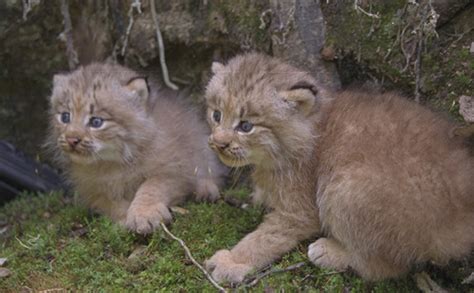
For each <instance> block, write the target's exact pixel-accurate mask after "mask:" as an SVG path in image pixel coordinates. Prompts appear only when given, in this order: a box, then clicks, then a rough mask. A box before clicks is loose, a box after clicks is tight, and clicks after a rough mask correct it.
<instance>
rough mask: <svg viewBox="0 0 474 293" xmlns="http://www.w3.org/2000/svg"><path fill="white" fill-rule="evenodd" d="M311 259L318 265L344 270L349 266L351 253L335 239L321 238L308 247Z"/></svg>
mask: <svg viewBox="0 0 474 293" xmlns="http://www.w3.org/2000/svg"><path fill="white" fill-rule="evenodd" d="M308 257H309V260H310V261H311V262H312V263H314V264H315V265H317V266H318V267H322V268H327V269H333V270H336V271H343V270H345V269H347V267H348V266H349V261H350V258H349V255H348V253H347V252H346V251H345V249H344V248H343V247H342V246H341V245H340V244H339V243H337V242H336V241H335V240H333V239H328V238H319V239H318V240H316V241H315V242H314V243H312V244H310V245H309V247H308Z"/></svg>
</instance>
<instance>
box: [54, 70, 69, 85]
mask: <svg viewBox="0 0 474 293" xmlns="http://www.w3.org/2000/svg"><path fill="white" fill-rule="evenodd" d="M67 79H68V76H67V74H62V73H58V74H55V75H54V77H53V86H54V87H61V86H63V85H64V84H65V83H66V80H67Z"/></svg>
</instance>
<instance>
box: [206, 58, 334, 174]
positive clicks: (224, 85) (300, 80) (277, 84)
mask: <svg viewBox="0 0 474 293" xmlns="http://www.w3.org/2000/svg"><path fill="white" fill-rule="evenodd" d="M212 71H213V73H214V76H213V77H212V79H211V80H210V82H209V84H208V86H207V89H206V101H207V106H208V110H207V112H208V115H207V117H208V121H209V124H210V125H211V128H212V134H211V135H210V137H209V144H210V146H211V147H212V148H213V149H214V150H215V151H216V152H217V154H218V155H219V157H220V159H221V160H222V161H223V162H224V163H225V164H226V165H229V166H233V167H239V166H244V165H248V164H254V165H261V166H264V165H272V164H274V163H275V162H278V161H279V160H280V159H284V160H288V159H291V158H296V157H300V158H301V156H302V155H303V156H304V153H307V152H310V151H311V149H312V147H313V140H312V138H314V137H315V136H316V135H317V133H314V123H315V121H317V119H318V112H319V109H320V108H321V104H322V103H323V100H324V98H323V96H324V95H325V94H324V90H323V89H322V88H321V87H320V86H318V85H317V83H316V81H315V79H314V78H312V77H311V76H310V75H309V74H308V73H306V72H304V71H301V70H298V69H296V68H294V67H292V66H290V65H288V64H286V63H283V62H281V61H279V60H278V59H275V58H272V57H268V56H265V55H261V54H256V53H252V54H246V55H241V56H237V57H235V58H233V59H231V60H230V61H229V62H228V64H227V65H223V64H220V63H216V62H215V63H214V64H213V65H212ZM309 141H311V143H309Z"/></svg>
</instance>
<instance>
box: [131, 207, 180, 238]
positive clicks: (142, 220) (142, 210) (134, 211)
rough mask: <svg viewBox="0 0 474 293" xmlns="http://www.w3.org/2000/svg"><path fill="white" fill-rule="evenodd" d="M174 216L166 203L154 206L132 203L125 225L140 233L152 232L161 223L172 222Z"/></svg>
mask: <svg viewBox="0 0 474 293" xmlns="http://www.w3.org/2000/svg"><path fill="white" fill-rule="evenodd" d="M171 219H172V216H171V213H170V211H169V210H168V208H167V207H166V205H164V204H162V203H158V204H155V205H152V206H141V205H134V204H133V203H132V205H131V206H130V208H129V209H128V212H127V220H126V222H125V227H127V229H129V230H131V231H135V232H137V233H139V234H150V233H152V232H153V231H154V230H155V229H156V228H157V227H158V226H160V223H161V222H163V223H169V222H171Z"/></svg>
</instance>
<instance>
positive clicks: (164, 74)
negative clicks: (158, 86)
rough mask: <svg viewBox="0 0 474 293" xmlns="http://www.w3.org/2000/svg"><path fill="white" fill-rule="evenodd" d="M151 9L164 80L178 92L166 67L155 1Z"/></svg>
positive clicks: (152, 0)
mask: <svg viewBox="0 0 474 293" xmlns="http://www.w3.org/2000/svg"><path fill="white" fill-rule="evenodd" d="M150 9H151V16H152V18H153V22H154V23H155V29H156V38H157V40H158V53H159V54H160V64H161V72H162V73H163V80H164V81H165V84H166V86H168V87H169V88H171V89H173V90H175V91H176V90H178V89H179V88H178V86H177V85H175V84H174V83H173V82H171V80H170V77H169V75H168V67H167V66H166V59H165V46H164V45H163V37H162V36H161V31H160V25H159V23H158V17H157V16H156V7H155V1H154V0H151V1H150Z"/></svg>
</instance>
